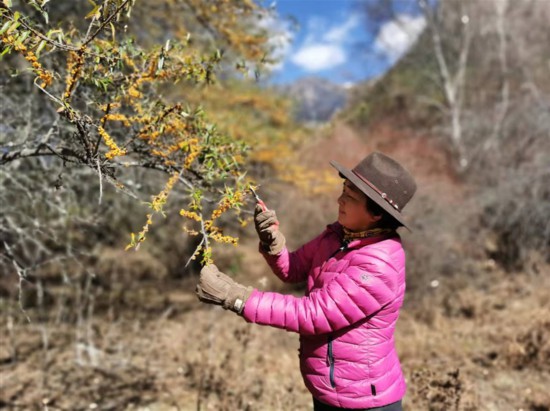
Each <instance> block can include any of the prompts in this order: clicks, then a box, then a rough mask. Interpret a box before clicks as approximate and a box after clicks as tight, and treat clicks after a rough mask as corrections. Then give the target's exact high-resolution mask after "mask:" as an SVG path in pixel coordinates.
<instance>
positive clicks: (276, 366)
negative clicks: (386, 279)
mask: <svg viewBox="0 0 550 411" xmlns="http://www.w3.org/2000/svg"><path fill="white" fill-rule="evenodd" d="M244 258H245V259H246V258H250V259H251V260H250V261H245V263H250V264H252V265H253V266H256V267H258V270H257V272H258V273H259V272H263V270H262V266H261V261H260V260H259V259H258V257H257V256H256V257H255V256H254V254H252V253H251V254H250V255H249V257H244ZM549 268H550V267H548V266H543V267H542V266H541V267H538V270H539V273H538V274H537V273H529V274H527V273H513V274H511V273H504V272H500V271H498V270H497V269H495V268H494V267H485V268H483V267H480V272H479V274H480V276H482V277H485V278H486V280H481V281H478V282H477V283H476V284H477V287H476V289H472V288H470V287H464V286H463V285H461V286H459V285H457V284H452V283H449V284H447V283H446V282H445V281H441V283H439V284H437V287H435V284H433V283H432V284H428V285H427V286H426V290H425V292H424V295H423V297H422V298H421V299H418V300H416V301H415V300H411V299H409V300H407V303H406V306H405V308H404V310H403V311H402V315H401V318H400V320H399V322H398V326H397V335H396V341H397V348H398V352H399V354H400V357H401V360H402V365H403V369H404V371H405V373H406V376H407V382H408V387H409V389H408V393H407V396H406V397H405V400H404V406H405V409H406V410H411V411H414V410H440V411H443V410H486V411H506V410H510V411H519V410H524V411H545V410H546V411H547V410H550V394H549V390H548V382H549V381H550V342H549V341H550V296H549V294H548V289H550V278H549V277H548V275H547V274H548V273H549V272H550V269H549ZM255 275H256V277H255V278H254V277H252V278H251V279H250V282H252V283H253V285H255V286H256V287H259V288H269V289H277V287H279V289H280V285H277V281H278V280H275V281H271V279H269V280H266V277H264V276H262V277H259V276H258V275H257V273H256V274H255ZM193 281H194V280H193V279H188V280H186V281H179V282H176V281H174V280H170V281H167V282H165V283H164V284H163V286H162V287H161V288H159V285H158V282H153V281H151V282H142V283H141V284H140V285H139V288H131V289H129V290H128V293H127V294H126V295H125V296H124V297H123V298H122V299H121V300H120V301H119V303H118V304H116V306H115V305H113V306H111V307H110V309H108V310H100V309H99V308H97V312H96V313H95V314H94V315H92V316H89V317H86V316H83V319H81V320H80V322H78V321H77V323H76V324H75V323H73V322H70V321H68V322H64V321H58V322H56V321H54V320H53V318H50V319H49V320H48V321H40V320H39V316H38V310H37V309H32V308H31V309H29V310H27V314H28V315H29V317H31V319H32V320H33V322H32V323H30V324H29V323H26V322H25V321H23V320H24V315H23V314H22V313H21V312H20V311H18V308H17V307H14V306H11V308H9V309H8V304H7V301H6V300H3V302H2V303H3V307H2V308H3V309H4V308H5V310H3V312H4V314H6V313H9V315H4V316H3V324H2V326H3V327H2V328H3V332H2V341H1V345H0V371H1V379H0V384H1V385H0V408H3V409H10V410H93V409H98V410H143V411H145V410H150V411H164V410H250V411H252V410H297V411H298V410H310V409H311V398H310V396H309V394H308V392H307V391H306V389H305V388H304V386H303V384H302V381H301V377H300V374H299V371H298V356H297V348H298V337H297V335H294V334H292V333H287V332H284V331H281V330H276V329H270V328H268V327H261V326H256V325H250V324H247V323H246V322H245V321H244V320H242V319H241V318H239V317H237V316H236V315H234V314H232V313H229V312H224V311H223V310H222V309H220V308H218V307H211V306H204V305H202V304H200V303H199V302H198V301H197V300H196V299H195V296H194V295H193V293H192V292H191V291H192V289H193ZM286 292H295V293H299V291H292V290H286ZM415 294H418V293H415ZM98 301H99V299H98ZM97 306H98V307H99V304H98V305H97ZM54 308H55V306H52V307H51V310H50V312H52V313H53V312H55V311H56V310H55V309H54Z"/></svg>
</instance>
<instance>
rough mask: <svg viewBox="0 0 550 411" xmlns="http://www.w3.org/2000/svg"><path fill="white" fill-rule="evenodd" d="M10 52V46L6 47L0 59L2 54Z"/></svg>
mask: <svg viewBox="0 0 550 411" xmlns="http://www.w3.org/2000/svg"><path fill="white" fill-rule="evenodd" d="M10 51H11V46H8V47H6V48H5V49H4V50H3V51H2V54H0V58H2V57H4V54H7V53H9V52H10Z"/></svg>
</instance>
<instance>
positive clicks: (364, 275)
mask: <svg viewBox="0 0 550 411" xmlns="http://www.w3.org/2000/svg"><path fill="white" fill-rule="evenodd" d="M370 279H371V276H370V275H368V274H361V281H363V282H365V283H366V282H368V281H370Z"/></svg>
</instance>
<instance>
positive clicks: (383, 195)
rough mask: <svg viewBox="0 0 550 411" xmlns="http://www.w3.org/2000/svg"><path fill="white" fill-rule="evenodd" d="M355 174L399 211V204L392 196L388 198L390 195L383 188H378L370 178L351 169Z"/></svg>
mask: <svg viewBox="0 0 550 411" xmlns="http://www.w3.org/2000/svg"><path fill="white" fill-rule="evenodd" d="M351 172H352V173H353V174H355V175H356V176H357V177H359V178H360V179H361V181H363V182H364V183H365V184H366V185H368V186H369V187H370V188H372V189H373V190H374V191H376V192H377V193H378V194H379V195H380V197H382V198H383V199H384V200H386V202H387V203H388V204H389V205H391V206H392V207H393V208H395V209H396V210H397V211H399V206H398V205H397V203H396V202H395V201H393V200H392V199H391V198H388V195H387V194H386V193H384V192H382V191H381V190H379V189H378V187H376V186H375V185H374V184H372V183H371V182H370V181H369V180H367V179H366V178H365V177H363V176H362V175H361V174H359V173H357V172H356V171H355V170H351Z"/></svg>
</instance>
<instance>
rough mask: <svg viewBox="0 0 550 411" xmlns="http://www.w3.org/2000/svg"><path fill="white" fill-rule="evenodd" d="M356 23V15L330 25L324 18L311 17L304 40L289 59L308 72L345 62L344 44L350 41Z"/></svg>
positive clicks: (357, 22)
mask: <svg viewBox="0 0 550 411" xmlns="http://www.w3.org/2000/svg"><path fill="white" fill-rule="evenodd" d="M358 25H359V19H358V18H357V17H356V16H351V17H349V18H348V19H346V20H344V21H343V22H341V23H340V24H335V25H332V26H331V25H329V24H327V21H326V20H324V19H320V18H318V17H312V18H311V19H310V20H309V21H308V24H307V30H308V31H307V33H306V37H305V40H304V42H303V44H302V45H301V47H300V48H298V50H297V51H296V52H295V53H294V54H293V55H292V56H291V57H290V61H291V62H292V63H294V64H295V65H297V66H299V67H300V68H301V69H302V70H304V71H308V72H318V71H322V70H327V69H331V68H334V67H337V66H339V65H341V64H343V63H345V62H346V61H347V59H348V56H347V53H346V51H345V49H346V45H347V44H348V43H350V42H351V41H352V36H351V32H352V31H353V30H354V29H355V28H356V27H357V26H358Z"/></svg>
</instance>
